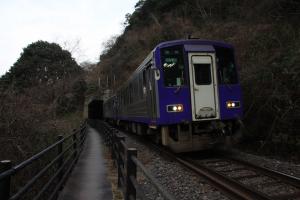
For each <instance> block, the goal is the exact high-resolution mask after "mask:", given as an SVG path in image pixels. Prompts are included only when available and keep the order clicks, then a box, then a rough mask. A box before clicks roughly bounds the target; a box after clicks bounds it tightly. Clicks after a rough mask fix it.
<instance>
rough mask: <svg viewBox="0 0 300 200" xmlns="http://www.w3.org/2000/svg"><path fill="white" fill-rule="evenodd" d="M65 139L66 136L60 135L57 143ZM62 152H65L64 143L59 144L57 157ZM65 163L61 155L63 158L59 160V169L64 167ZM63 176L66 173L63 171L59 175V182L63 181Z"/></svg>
mask: <svg viewBox="0 0 300 200" xmlns="http://www.w3.org/2000/svg"><path fill="white" fill-rule="evenodd" d="M63 138H64V136H62V135H59V136H57V141H60V140H62V139H63ZM62 152H63V142H62V143H60V144H58V146H57V155H60V154H61V153H62ZM63 163H64V158H63V155H61V157H60V158H59V160H58V169H60V168H61V167H62V166H63ZM63 175H64V172H63V170H61V171H60V173H59V175H58V178H59V180H61V179H62V178H63Z"/></svg>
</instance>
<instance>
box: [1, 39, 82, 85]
mask: <svg viewBox="0 0 300 200" xmlns="http://www.w3.org/2000/svg"><path fill="white" fill-rule="evenodd" d="M80 72H81V68H80V67H79V66H78V65H77V63H76V61H75V60H74V59H73V58H72V56H71V54H70V52H68V51H66V50H63V49H62V48H61V47H60V46H59V45H58V44H55V43H48V42H45V41H37V42H35V43H32V44H30V45H28V46H27V47H26V48H24V50H23V53H22V54H21V56H20V58H19V59H18V60H17V62H16V63H15V64H14V65H13V66H12V67H11V69H10V70H9V72H8V73H6V74H5V75H4V76H3V77H1V79H0V80H1V81H3V82H5V84H6V85H12V86H13V88H16V89H23V88H28V87H31V86H34V85H37V84H44V83H46V84H53V83H54V82H56V81H57V80H60V79H64V78H67V77H70V76H71V75H72V74H76V73H80Z"/></svg>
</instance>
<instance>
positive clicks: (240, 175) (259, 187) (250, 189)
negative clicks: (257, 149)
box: [128, 134, 300, 200]
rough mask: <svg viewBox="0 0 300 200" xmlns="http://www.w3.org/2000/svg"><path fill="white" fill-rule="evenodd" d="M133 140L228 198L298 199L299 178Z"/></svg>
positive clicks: (233, 161)
mask: <svg viewBox="0 0 300 200" xmlns="http://www.w3.org/2000/svg"><path fill="white" fill-rule="evenodd" d="M128 136H129V137H134V139H135V140H138V141H140V142H142V143H144V144H145V145H147V146H148V147H150V148H152V149H154V150H155V151H157V152H159V153H160V154H161V155H163V156H166V157H168V158H171V159H173V160H175V161H177V162H179V163H181V164H182V165H183V166H185V167H186V168H189V169H190V170H192V171H193V172H195V173H196V174H198V175H199V176H201V177H205V178H206V179H207V181H208V182H209V183H210V184H212V185H213V186H214V187H215V188H217V189H218V190H220V191H221V192H223V193H224V194H225V195H226V196H228V197H229V198H231V199H239V200H240V199H246V200H254V199H257V200H300V179H299V178H297V177H293V176H290V175H287V174H284V173H281V172H277V171H274V170H271V169H267V168H264V167H260V166H257V165H254V164H252V163H248V162H245V161H242V160H238V159H235V158H233V157H230V156H227V155H226V154H219V155H218V154H217V155H213V156H212V157H207V156H206V157H203V156H195V154H190V155H189V154H174V153H172V152H170V151H168V149H165V148H163V147H161V146H158V145H156V144H153V143H149V140H145V139H144V138H141V137H138V136H133V135H132V134H129V135H128Z"/></svg>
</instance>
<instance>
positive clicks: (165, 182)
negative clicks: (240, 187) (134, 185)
mask: <svg viewBox="0 0 300 200" xmlns="http://www.w3.org/2000/svg"><path fill="white" fill-rule="evenodd" d="M126 143H127V144H128V147H135V148H137V150H138V159H139V160H141V161H142V162H143V164H144V165H145V166H146V168H147V169H148V170H149V171H150V172H151V173H152V175H153V176H154V177H155V178H156V179H157V180H158V182H159V183H160V184H161V185H162V187H163V188H164V189H166V190H167V191H168V192H169V193H170V194H171V195H173V197H175V199H180V200H196V199H197V200H198V199H203V200H221V199H222V200H223V199H224V200H226V199H228V198H227V197H225V195H223V194H221V192H219V191H218V190H216V189H215V188H213V187H212V186H210V185H209V184H208V183H207V182H206V180H205V179H203V178H201V177H199V176H198V175H197V174H195V173H193V172H191V171H190V170H188V169H186V168H184V167H183V166H182V165H181V164H179V163H177V162H174V161H171V160H169V159H167V158H165V157H163V156H162V155H160V154H159V153H157V152H155V151H154V150H151V149H149V148H148V147H146V146H145V145H143V144H141V143H140V142H137V141H136V140H134V139H132V138H130V137H127V138H126ZM139 175H142V174H141V172H139V173H138V177H140V178H139V179H138V181H139V183H140V184H141V185H142V186H143V189H144V193H145V196H146V197H147V198H148V199H151V200H152V199H153V200H162V199H164V198H162V197H161V195H159V194H158V192H157V191H156V189H155V188H154V187H153V185H152V184H151V183H150V182H149V181H148V180H147V179H146V178H145V177H143V176H139Z"/></svg>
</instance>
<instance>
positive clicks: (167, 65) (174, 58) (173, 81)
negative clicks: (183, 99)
mask: <svg viewBox="0 0 300 200" xmlns="http://www.w3.org/2000/svg"><path fill="white" fill-rule="evenodd" d="M161 61H162V68H163V72H164V84H165V86H166V87H178V86H182V85H185V82H186V81H185V72H184V61H183V49H182V47H181V46H176V47H171V48H164V49H162V50H161Z"/></svg>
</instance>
